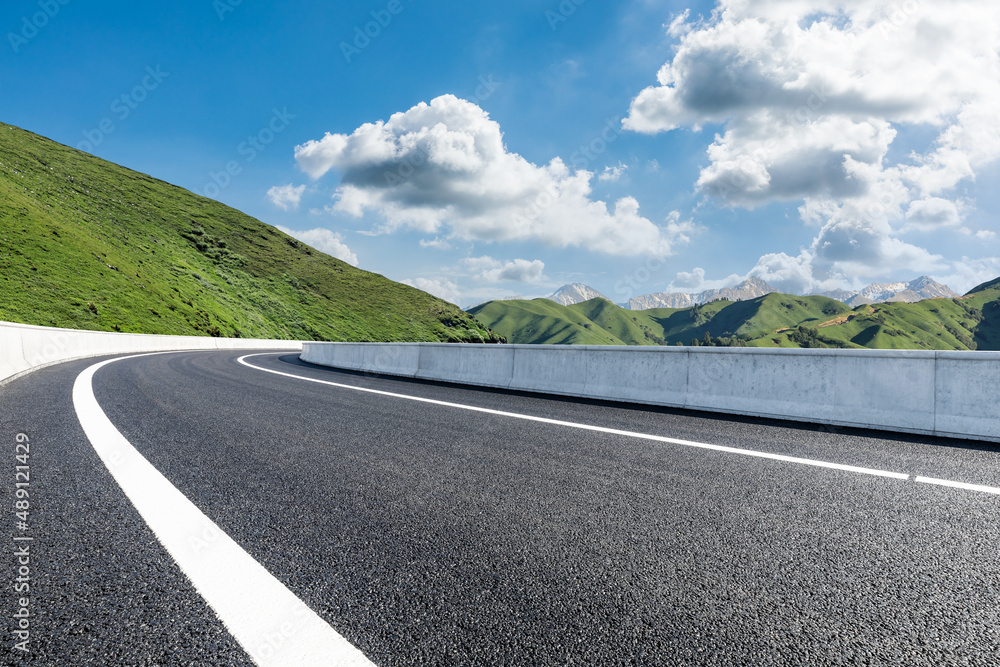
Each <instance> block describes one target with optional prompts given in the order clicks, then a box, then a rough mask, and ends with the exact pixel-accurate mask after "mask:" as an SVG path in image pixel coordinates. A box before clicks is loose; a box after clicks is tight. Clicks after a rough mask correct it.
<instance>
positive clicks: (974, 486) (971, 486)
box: [915, 477, 1000, 495]
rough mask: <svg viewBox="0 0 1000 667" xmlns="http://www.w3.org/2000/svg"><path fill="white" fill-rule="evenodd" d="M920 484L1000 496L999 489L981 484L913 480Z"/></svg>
mask: <svg viewBox="0 0 1000 667" xmlns="http://www.w3.org/2000/svg"><path fill="white" fill-rule="evenodd" d="M915 481H917V482H921V483H922V484H936V485H938V486H949V487H951V488H953V489H964V490H966V491H979V492H980V493H993V494H996V495H1000V488H997V487H995V486H983V485H982V484H966V483H965V482H952V481H950V480H947V479H934V478H933V477H917V479H916V480H915Z"/></svg>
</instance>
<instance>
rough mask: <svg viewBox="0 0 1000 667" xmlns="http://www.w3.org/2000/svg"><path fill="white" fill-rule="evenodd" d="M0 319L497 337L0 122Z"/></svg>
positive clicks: (314, 334) (453, 313)
mask: <svg viewBox="0 0 1000 667" xmlns="http://www.w3.org/2000/svg"><path fill="white" fill-rule="evenodd" d="M0 320H4V321H10V322H20V323H25V324H38V325H45V326H56V327H67V328H73V329H93V330H99V331H112V330H113V331H126V332H134V333H158V334H191V335H212V336H231V337H244V338H250V337H253V338H286V339H300V340H334V341H466V342H482V341H487V342H496V341H497V340H498V338H497V337H496V336H495V335H494V334H492V333H491V332H490V331H488V330H487V329H485V328H484V327H482V326H481V325H480V324H479V323H478V322H476V321H475V319H474V318H473V317H472V316H471V315H469V314H467V313H464V312H463V311H461V310H460V309H459V308H458V307H456V306H454V305H452V304H449V303H447V302H445V301H442V300H440V299H437V298H435V297H433V296H431V295H429V294H426V293H424V292H421V291H419V290H417V289H414V288H412V287H407V286H406V285H401V284H399V283H395V282H392V281H390V280H388V279H386V278H384V277H382V276H380V275H377V274H374V273H369V272H367V271H362V270H359V269H356V268H354V267H353V266H351V265H349V264H347V263H345V262H342V261H340V260H338V259H334V258H333V257H330V256H328V255H325V254H323V253H321V252H319V251H316V250H313V249H312V248H309V247H308V246H305V245H303V244H301V243H300V242H298V241H296V240H295V239H293V238H291V237H290V236H287V235H285V234H283V233H282V232H280V231H278V230H277V229H275V228H274V227H271V226H270V225H266V224H264V223H262V222H260V221H259V220H256V219H254V218H251V217H250V216H248V215H245V214H243V213H240V212H239V211H237V210H234V209H232V208H229V207H228V206H225V205H223V204H220V203H218V202H215V201H212V200H210V199H206V198H204V197H200V196H198V195H195V194H193V193H191V192H188V191H187V190H183V189H181V188H179V187H176V186H173V185H170V184H168V183H164V182H163V181H159V180H157V179H155V178H151V177H149V176H146V175H145V174H141V173H138V172H134V171H131V170H129V169H125V168H123V167H120V166H118V165H115V164H112V163H109V162H106V161H104V160H100V159H98V158H95V157H92V156H90V155H87V154H86V153H82V152H80V151H77V150H74V149H72V148H69V147H66V146H63V145H60V144H57V143H55V142H52V141H50V140H48V139H45V138H43V137H40V136H38V135H35V134H32V133H30V132H26V131H24V130H21V129H18V128H15V127H11V126H8V125H0Z"/></svg>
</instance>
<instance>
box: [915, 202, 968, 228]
mask: <svg viewBox="0 0 1000 667" xmlns="http://www.w3.org/2000/svg"><path fill="white" fill-rule="evenodd" d="M963 217H964V216H963V215H962V205H961V202H955V201H950V200H948V199H942V198H940V197H928V198H927V199H919V200H917V201H915V202H911V203H910V206H909V208H908V209H907V210H906V223H907V225H906V226H907V228H910V229H917V230H921V231H928V230H934V229H940V228H942V227H958V226H959V225H961V224H962V219H963Z"/></svg>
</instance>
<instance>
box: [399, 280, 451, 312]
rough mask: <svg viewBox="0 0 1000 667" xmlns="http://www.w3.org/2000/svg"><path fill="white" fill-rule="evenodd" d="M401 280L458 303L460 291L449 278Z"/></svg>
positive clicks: (440, 297) (405, 283)
mask: <svg viewBox="0 0 1000 667" xmlns="http://www.w3.org/2000/svg"><path fill="white" fill-rule="evenodd" d="M401 282H402V283H403V284H404V285H409V286H410V287H416V288H417V289H418V290H423V291H424V292H427V293H428V294H433V295H434V296H436V297H437V298H439V299H443V300H445V301H448V302H449V303H453V304H455V305H456V306H458V305H460V304H459V298H460V297H461V293H460V292H459V289H458V285H456V284H455V283H453V282H452V281H450V280H444V279H438V280H435V279H432V278H414V279H413V280H403V281H401Z"/></svg>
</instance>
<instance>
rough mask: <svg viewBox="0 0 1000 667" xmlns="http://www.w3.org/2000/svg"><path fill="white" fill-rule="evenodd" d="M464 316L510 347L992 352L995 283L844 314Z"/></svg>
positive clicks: (999, 302)
mask: <svg viewBox="0 0 1000 667" xmlns="http://www.w3.org/2000/svg"><path fill="white" fill-rule="evenodd" d="M470 312H472V313H473V314H474V315H475V316H476V317H477V319H479V320H480V321H481V322H483V323H484V324H485V325H486V326H489V327H490V328H492V329H493V330H495V331H496V332H497V333H499V334H500V335H502V336H506V337H507V339H508V340H509V341H510V342H512V343H536V344H543V343H550V344H553V343H560V344H574V345H678V344H680V345H730V346H747V347H831V348H832V347H839V348H871V349H909V350H1000V279H998V280H996V281H992V282H990V283H986V284H984V285H981V286H980V287H978V288H976V289H975V290H973V291H972V292H970V293H969V294H968V295H966V296H964V297H961V298H958V299H928V300H926V301H920V302H918V303H882V304H874V305H865V306H858V307H857V308H854V309H851V308H850V307H848V306H846V305H844V304H843V303H841V302H839V301H835V300H833V299H829V298H826V297H822V296H793V295H789V294H768V295H767V296H762V297H760V298H757V299H750V300H747V301H737V302H733V301H714V302H712V303H708V304H705V305H702V306H696V307H694V308H683V309H671V308H660V309H652V310H642V311H632V310H625V309H623V308H620V307H618V306H616V305H615V304H613V303H611V302H610V301H607V300H605V299H591V300H590V301H586V302H584V303H579V304H576V305H572V306H561V305H559V304H556V303H553V302H552V301H549V300H547V299H534V300H532V301H492V302H490V303H486V304H483V305H481V306H477V307H476V308H473V309H472V310H471V311H470Z"/></svg>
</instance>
